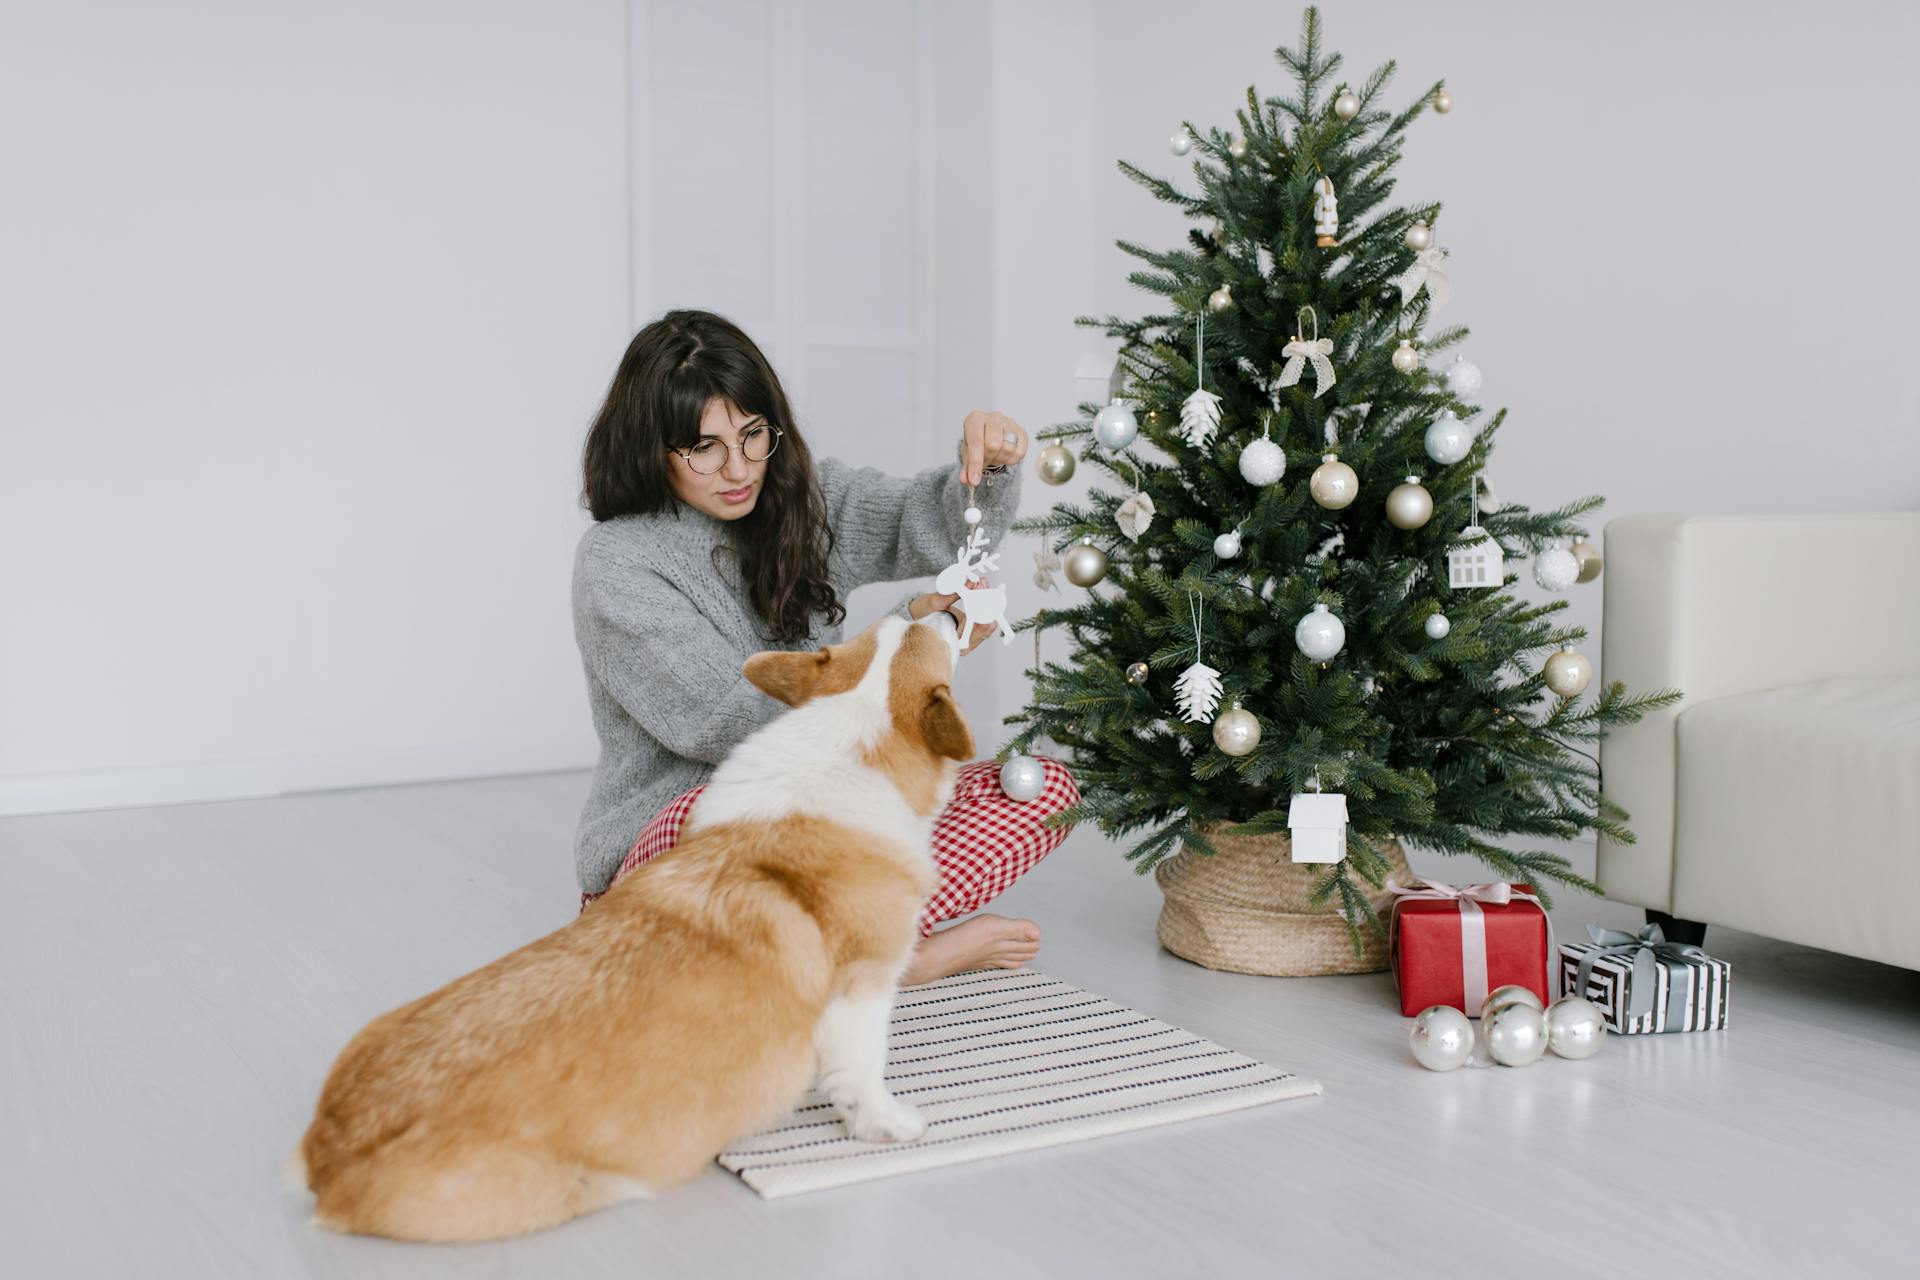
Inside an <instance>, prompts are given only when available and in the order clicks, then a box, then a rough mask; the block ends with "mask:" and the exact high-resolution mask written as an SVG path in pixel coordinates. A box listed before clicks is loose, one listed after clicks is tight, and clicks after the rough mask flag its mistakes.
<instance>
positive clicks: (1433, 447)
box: [1426, 409, 1473, 467]
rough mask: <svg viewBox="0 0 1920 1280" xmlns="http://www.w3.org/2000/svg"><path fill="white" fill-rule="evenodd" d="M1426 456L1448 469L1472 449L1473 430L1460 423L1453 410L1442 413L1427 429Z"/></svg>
mask: <svg viewBox="0 0 1920 1280" xmlns="http://www.w3.org/2000/svg"><path fill="white" fill-rule="evenodd" d="M1426 446H1427V456H1428V457H1429V458H1432V459H1433V460H1434V461H1435V462H1437V463H1439V464H1440V465H1441V466H1443V467H1450V466H1452V465H1453V464H1454V463H1456V462H1458V461H1460V459H1462V458H1464V457H1466V456H1467V454H1468V452H1470V451H1471V450H1472V448H1473V429H1472V428H1471V427H1469V426H1467V424H1466V423H1464V422H1462V421H1460V419H1459V417H1458V416H1457V415H1455V413H1454V412H1453V410H1451V409H1447V410H1445V411H1443V412H1442V413H1441V414H1440V416H1439V417H1437V418H1435V419H1434V420H1433V425H1432V426H1430V427H1428V428H1427V439H1426Z"/></svg>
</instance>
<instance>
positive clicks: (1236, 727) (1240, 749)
mask: <svg viewBox="0 0 1920 1280" xmlns="http://www.w3.org/2000/svg"><path fill="white" fill-rule="evenodd" d="M1213 745H1214V746H1216V747H1218V748H1220V749H1221V750H1222V751H1224V752H1226V753H1227V754H1228V755H1230V756H1243V755H1245V754H1247V752H1249V751H1251V750H1253V749H1254V748H1255V747H1257V746H1259V745H1260V718H1259V717H1258V716H1256V715H1254V714H1253V712H1251V711H1244V710H1242V709H1241V707H1240V704H1239V703H1237V702H1236V703H1234V704H1233V709H1232V710H1230V711H1228V712H1226V713H1225V714H1224V715H1222V716H1220V717H1219V718H1218V719H1216V720H1215V721H1214V722H1213Z"/></svg>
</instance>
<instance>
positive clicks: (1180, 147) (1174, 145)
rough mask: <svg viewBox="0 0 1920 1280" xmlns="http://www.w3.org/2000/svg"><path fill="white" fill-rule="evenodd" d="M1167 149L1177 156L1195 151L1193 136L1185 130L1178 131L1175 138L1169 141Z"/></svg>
mask: <svg viewBox="0 0 1920 1280" xmlns="http://www.w3.org/2000/svg"><path fill="white" fill-rule="evenodd" d="M1167 149H1168V150H1170V151H1172V152H1173V154H1175V155H1177V156H1183V155H1185V154H1187V152H1189V151H1191V150H1193V135H1192V134H1190V133H1188V132H1187V131H1186V130H1185V129H1184V128H1182V129H1180V130H1178V131H1176V132H1175V133H1174V135H1173V137H1171V138H1169V139H1167Z"/></svg>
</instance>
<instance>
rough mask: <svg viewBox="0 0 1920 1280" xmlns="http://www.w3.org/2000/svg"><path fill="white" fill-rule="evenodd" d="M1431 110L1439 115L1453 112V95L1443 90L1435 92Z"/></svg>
mask: <svg viewBox="0 0 1920 1280" xmlns="http://www.w3.org/2000/svg"><path fill="white" fill-rule="evenodd" d="M1433 109H1434V110H1435V111H1438V112H1439V113H1440V114H1441V115H1445V114H1447V112H1449V111H1451V110H1453V95H1452V94H1450V93H1448V92H1447V91H1446V90H1445V89H1441V90H1438V91H1437V92H1435V94H1434V95H1433Z"/></svg>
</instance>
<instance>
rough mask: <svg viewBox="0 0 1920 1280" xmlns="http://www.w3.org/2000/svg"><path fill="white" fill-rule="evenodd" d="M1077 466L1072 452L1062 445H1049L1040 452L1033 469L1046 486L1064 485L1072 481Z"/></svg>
mask: <svg viewBox="0 0 1920 1280" xmlns="http://www.w3.org/2000/svg"><path fill="white" fill-rule="evenodd" d="M1077 465H1078V463H1076V462H1075V460H1074V457H1073V450H1071V449H1069V448H1067V446H1065V445H1063V444H1050V445H1048V446H1047V447H1046V448H1044V449H1042V450H1041V451H1040V457H1039V458H1038V459H1037V460H1036V461H1035V462H1034V464H1033V469H1034V471H1035V472H1037V473H1038V474H1039V476H1040V479H1041V480H1042V481H1044V482H1046V483H1047V484H1065V483H1066V482H1067V481H1069V480H1071V479H1073V469H1074V467H1075V466H1077Z"/></svg>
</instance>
